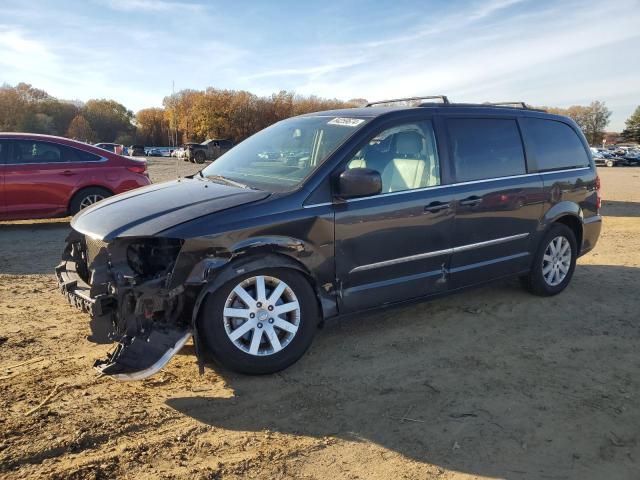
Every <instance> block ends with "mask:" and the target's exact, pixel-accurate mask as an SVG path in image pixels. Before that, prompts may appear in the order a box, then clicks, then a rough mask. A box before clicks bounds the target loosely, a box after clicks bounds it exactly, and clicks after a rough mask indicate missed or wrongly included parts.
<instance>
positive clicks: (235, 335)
mask: <svg viewBox="0 0 640 480" xmlns="http://www.w3.org/2000/svg"><path fill="white" fill-rule="evenodd" d="M255 326H256V322H254V321H253V320H247V321H246V322H244V323H243V324H242V325H240V326H239V327H238V328H236V329H235V330H234V331H233V332H231V333H230V334H229V338H230V339H231V340H234V341H235V340H238V339H239V338H240V337H242V336H243V335H244V334H245V333H247V332H248V331H250V330H251V329H252V328H255Z"/></svg>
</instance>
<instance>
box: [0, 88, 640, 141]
mask: <svg viewBox="0 0 640 480" xmlns="http://www.w3.org/2000/svg"><path fill="white" fill-rule="evenodd" d="M365 103H366V100H364V99H352V100H349V101H342V100H338V99H326V98H320V97H317V96H314V95H310V96H302V95H296V94H295V93H293V92H287V91H281V92H278V93H274V94H272V95H270V96H258V95H255V94H252V93H250V92H247V91H242V90H240V91H238V90H221V89H216V88H207V89H205V90H181V91H179V92H177V93H175V94H173V95H170V96H168V97H165V98H164V100H163V107H162V108H144V109H142V110H140V111H138V112H137V113H135V114H134V113H133V112H132V111H131V110H129V109H127V108H126V107H125V106H124V105H122V104H120V103H118V102H116V101H115V100H108V99H92V100H88V101H87V102H84V103H83V102H80V101H70V100H60V99H57V98H55V97H53V96H51V95H49V94H48V93H47V92H45V91H44V90H40V89H38V88H35V87H33V86H31V85H29V84H26V83H19V84H17V85H15V86H10V85H3V86H2V87H0V131H8V132H16V131H17V132H32V133H45V134H51V135H60V136H66V137H69V138H74V139H77V140H82V141H86V142H98V141H100V142H115V143H122V144H124V145H131V144H133V143H140V144H143V145H155V146H162V145H175V144H178V145H180V144H182V143H186V142H201V141H203V140H206V139H207V138H220V139H223V138H224V139H231V140H233V141H234V142H239V141H241V140H244V139H245V138H247V137H248V136H250V135H252V134H253V133H255V132H257V131H258V130H261V129H263V128H265V127H267V126H269V125H271V124H273V123H275V122H277V121H280V120H282V119H285V118H288V117H291V116H294V115H300V114H304V113H311V112H316V111H320V110H329V109H335V108H349V107H357V106H361V105H363V104H365ZM542 108H543V109H545V110H547V111H549V112H552V113H558V114H561V115H566V116H569V117H571V118H573V119H574V120H575V121H576V123H577V124H578V125H579V126H580V128H581V129H582V130H583V132H584V134H585V136H586V137H587V140H588V141H589V143H590V144H592V145H598V144H600V143H601V142H602V139H603V138H604V136H605V132H606V127H607V125H608V124H609V119H610V117H611V111H610V110H609V109H608V108H607V106H606V105H605V103H604V102H600V101H594V102H592V103H591V104H590V105H587V106H581V105H576V106H572V107H569V108H564V109H561V108H555V107H542ZM621 135H622V136H621V139H624V140H626V141H633V142H640V107H638V108H637V109H636V111H635V112H634V114H633V115H632V116H631V117H630V118H629V119H628V120H627V123H626V128H625V130H624V131H623V132H622V134H621Z"/></svg>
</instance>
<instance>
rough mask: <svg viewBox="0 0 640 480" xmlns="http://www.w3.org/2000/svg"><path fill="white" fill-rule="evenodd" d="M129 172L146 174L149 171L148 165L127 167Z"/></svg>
mask: <svg viewBox="0 0 640 480" xmlns="http://www.w3.org/2000/svg"><path fill="white" fill-rule="evenodd" d="M127 170H129V171H130V172H133V173H145V172H146V171H147V164H146V163H143V164H142V165H127Z"/></svg>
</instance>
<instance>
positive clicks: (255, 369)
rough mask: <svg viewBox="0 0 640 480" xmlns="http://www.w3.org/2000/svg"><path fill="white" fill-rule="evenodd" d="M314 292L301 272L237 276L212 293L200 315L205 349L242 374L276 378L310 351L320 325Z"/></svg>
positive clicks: (269, 271)
mask: <svg viewBox="0 0 640 480" xmlns="http://www.w3.org/2000/svg"><path fill="white" fill-rule="evenodd" d="M318 315H319V311H318V303H317V299H316V296H315V293H314V291H313V288H312V287H311V285H310V284H309V282H308V281H307V279H306V278H305V277H304V276H303V275H302V274H301V273H299V272H296V271H295V270H291V269H286V268H273V269H264V270H258V271H253V272H250V273H246V274H244V275H240V276H238V277H236V278H234V279H233V280H230V281H229V282H227V283H226V284H224V285H223V286H222V287H220V288H219V289H218V290H216V291H215V292H213V293H212V294H210V295H209V296H208V298H207V300H206V302H205V304H204V305H203V308H202V312H201V314H200V321H199V326H200V332H201V334H202V338H203V340H204V342H205V344H206V346H207V347H208V350H209V351H210V352H211V353H212V354H213V355H214V356H215V357H216V358H217V359H218V360H219V361H220V362H221V363H222V364H224V365H225V366H226V367H228V368H230V369H232V370H235V371H237V372H240V373H247V374H252V375H261V374H268V373H275V372H278V371H280V370H283V369H285V368H287V367H288V366H289V365H291V364H293V363H295V362H296V361H297V360H298V359H299V358H300V357H301V356H302V355H303V354H304V353H305V352H306V350H307V349H308V348H309V345H311V341H312V340H313V336H314V335H315V331H316V328H317V325H318Z"/></svg>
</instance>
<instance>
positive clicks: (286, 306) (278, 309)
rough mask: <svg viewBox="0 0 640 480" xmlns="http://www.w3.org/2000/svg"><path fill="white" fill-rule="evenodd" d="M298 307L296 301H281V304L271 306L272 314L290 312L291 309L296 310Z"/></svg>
mask: <svg viewBox="0 0 640 480" xmlns="http://www.w3.org/2000/svg"><path fill="white" fill-rule="evenodd" d="M299 308H300V305H299V304H298V302H289V303H283V304H282V305H276V306H275V307H274V308H273V314H274V315H282V314H283V313H288V312H292V311H293V310H298V309H299Z"/></svg>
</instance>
